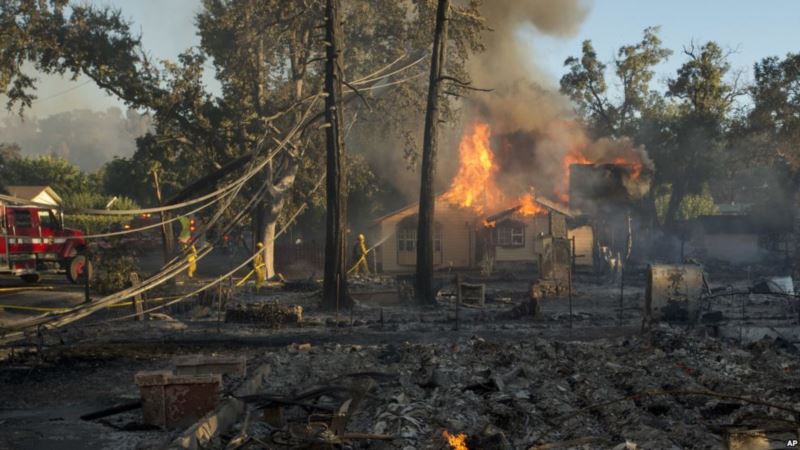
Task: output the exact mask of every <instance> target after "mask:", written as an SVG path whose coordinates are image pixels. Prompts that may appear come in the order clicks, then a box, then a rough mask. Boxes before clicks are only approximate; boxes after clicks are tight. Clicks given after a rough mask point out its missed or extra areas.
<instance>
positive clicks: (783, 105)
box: [747, 53, 800, 172]
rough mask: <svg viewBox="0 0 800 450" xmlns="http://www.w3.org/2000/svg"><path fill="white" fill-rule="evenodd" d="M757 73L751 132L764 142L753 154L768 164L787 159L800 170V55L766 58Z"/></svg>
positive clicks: (753, 85) (749, 121)
mask: <svg viewBox="0 0 800 450" xmlns="http://www.w3.org/2000/svg"><path fill="white" fill-rule="evenodd" d="M753 75H754V82H753V84H752V86H751V87H750V89H749V93H750V96H751V98H752V100H753V109H752V110H751V111H750V113H749V115H748V117H747V132H748V133H749V134H750V135H751V136H757V137H758V138H760V140H759V141H758V144H760V145H754V146H753V148H754V149H755V150H757V152H756V154H752V155H751V156H755V157H757V158H758V159H759V160H761V161H765V162H767V163H774V162H776V161H779V160H785V161H786V162H787V163H788V164H789V166H790V167H792V168H793V170H794V171H795V172H797V171H800V54H792V53H790V54H788V55H786V57H785V58H784V59H783V60H781V59H779V58H777V57H769V58H764V59H762V60H761V61H760V62H758V63H756V64H755V65H754V67H753Z"/></svg>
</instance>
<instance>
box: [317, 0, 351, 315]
mask: <svg viewBox="0 0 800 450" xmlns="http://www.w3.org/2000/svg"><path fill="white" fill-rule="evenodd" d="M325 22H326V24H325V25H326V26H325V28H326V32H325V41H326V45H327V49H326V56H327V60H326V62H325V93H326V94H327V97H326V98H325V119H326V121H327V127H326V128H325V134H326V138H327V145H326V150H327V161H326V162H327V167H326V176H327V179H326V186H325V187H326V191H327V217H326V220H325V280H324V282H323V286H322V294H323V297H322V307H323V308H325V309H328V310H333V309H338V308H343V307H346V308H350V307H352V300H351V299H350V296H349V295H348V294H347V266H346V260H345V258H346V251H345V245H346V242H345V229H346V224H345V220H346V217H347V216H346V189H345V186H346V184H345V181H346V180H345V173H344V161H343V158H344V137H343V136H342V129H343V127H342V121H343V115H342V103H341V98H342V79H343V73H342V68H343V64H344V59H343V58H342V49H341V48H340V45H342V30H341V19H340V17H339V0H327V4H326V7H325Z"/></svg>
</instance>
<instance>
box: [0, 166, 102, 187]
mask: <svg viewBox="0 0 800 450" xmlns="http://www.w3.org/2000/svg"><path fill="white" fill-rule="evenodd" d="M0 170H2V173H0V179H2V180H3V182H4V183H5V184H7V185H14V184H21V185H40V186H50V187H52V188H53V189H55V191H56V192H57V193H58V194H59V195H62V196H63V195H65V194H68V193H71V192H82V191H89V190H93V189H96V186H94V185H93V182H92V179H91V178H90V177H89V176H87V175H86V174H84V173H83V172H81V170H80V169H79V168H78V167H76V166H74V165H72V164H70V163H69V162H67V160H65V159H63V158H59V157H55V156H33V157H30V156H23V157H21V158H19V157H18V158H11V159H9V160H7V161H5V164H4V165H3V167H2V168H0Z"/></svg>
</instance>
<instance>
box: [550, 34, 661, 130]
mask: <svg viewBox="0 0 800 450" xmlns="http://www.w3.org/2000/svg"><path fill="white" fill-rule="evenodd" d="M658 30H659V29H658V27H649V28H646V29H645V30H644V36H643V38H642V40H641V41H640V42H638V43H636V44H633V45H624V46H622V47H620V48H619V50H618V51H617V58H616V59H615V61H614V67H615V75H616V76H617V79H618V81H619V83H620V85H621V88H622V97H621V98H620V99H616V100H614V99H612V98H610V97H609V94H608V87H607V83H606V68H607V66H606V64H604V63H603V62H601V61H599V60H598V59H597V53H596V52H595V50H594V47H593V46H592V42H591V41H589V40H586V41H584V42H583V46H582V49H581V53H582V55H581V57H580V58H577V57H569V58H567V60H566V61H564V65H565V66H566V67H568V68H569V72H567V73H566V74H565V75H564V76H563V77H561V92H562V93H564V94H565V95H567V96H569V97H570V99H572V101H573V102H575V104H576V105H577V106H578V111H579V112H580V113H581V115H582V116H583V117H584V120H585V121H586V123H587V125H588V126H589V128H590V129H591V130H592V131H593V134H595V135H597V136H598V137H600V136H610V137H621V136H633V135H635V134H636V132H637V123H636V122H637V120H638V119H641V118H642V115H643V114H644V113H646V112H647V110H648V108H649V107H650V106H651V105H652V104H653V102H654V101H657V94H655V93H654V92H652V91H651V90H650V82H651V81H652V79H653V75H654V70H653V68H654V67H655V66H656V65H658V64H659V63H661V62H662V61H664V60H665V59H666V58H668V57H669V56H670V55H671V54H672V51H671V50H669V49H665V48H663V47H661V39H659V37H658Z"/></svg>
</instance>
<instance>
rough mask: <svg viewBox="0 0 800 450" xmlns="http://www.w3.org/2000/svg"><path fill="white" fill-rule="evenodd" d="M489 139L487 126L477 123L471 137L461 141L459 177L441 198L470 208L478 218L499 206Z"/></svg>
mask: <svg viewBox="0 0 800 450" xmlns="http://www.w3.org/2000/svg"><path fill="white" fill-rule="evenodd" d="M490 137H491V131H490V130H489V124H486V123H481V122H478V123H476V124H475V125H473V127H472V133H468V134H465V135H464V137H462V138H461V144H460V145H459V147H458V159H459V168H458V174H456V177H455V178H454V179H453V182H452V184H451V185H450V189H449V190H448V191H447V192H445V194H444V196H443V198H444V200H445V201H447V202H449V203H452V204H455V205H458V206H461V207H464V208H472V209H474V210H475V212H477V213H478V214H483V213H485V212H486V209H487V208H491V207H494V206H495V205H498V204H500V203H501V202H502V198H503V194H502V192H501V191H500V189H499V188H498V187H497V183H496V182H495V176H496V175H497V172H498V168H497V165H496V164H495V162H494V153H493V152H492V148H491V145H490V143H489V138H490Z"/></svg>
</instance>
